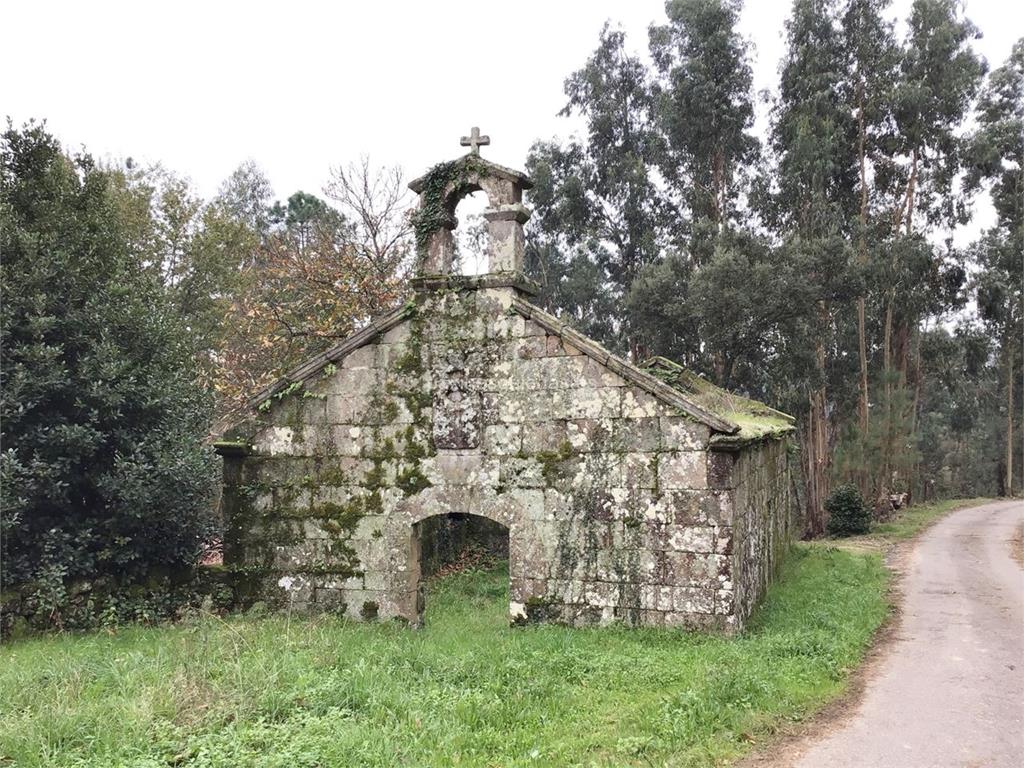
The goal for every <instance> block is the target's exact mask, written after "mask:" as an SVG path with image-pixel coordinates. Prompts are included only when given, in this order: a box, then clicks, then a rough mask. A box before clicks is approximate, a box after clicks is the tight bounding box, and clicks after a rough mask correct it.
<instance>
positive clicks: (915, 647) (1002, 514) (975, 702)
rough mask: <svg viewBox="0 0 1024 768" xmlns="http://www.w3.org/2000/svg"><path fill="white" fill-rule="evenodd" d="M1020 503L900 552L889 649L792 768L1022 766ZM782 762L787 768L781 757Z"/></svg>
mask: <svg viewBox="0 0 1024 768" xmlns="http://www.w3.org/2000/svg"><path fill="white" fill-rule="evenodd" d="M1022 522H1024V503H1022V502H996V503H993V504H986V505H984V506H981V507H974V508H973V509H965V510H961V511H959V512H954V513H953V514H952V515H950V516H949V517H947V518H945V519H944V520H942V521H941V522H939V523H938V524H936V525H935V526H934V527H933V528H931V529H930V530H929V531H927V532H926V533H925V534H924V535H923V536H922V537H921V539H920V540H919V541H918V543H917V545H916V546H915V547H914V549H913V551H912V552H911V553H910V555H909V561H908V562H907V564H906V576H905V578H904V581H903V600H902V614H903V615H902V622H901V624H900V626H899V629H898V634H897V636H896V639H895V642H894V643H893V645H892V647H891V648H890V649H889V651H888V654H887V655H886V657H885V658H884V660H883V661H882V662H881V664H880V666H879V667H878V671H877V674H876V675H875V676H874V677H873V678H872V679H871V680H870V681H869V682H868V684H867V688H866V690H865V693H864V696H863V699H862V700H861V702H860V704H859V706H858V708H857V710H856V712H855V714H854V715H852V716H851V717H850V718H849V719H848V720H846V721H844V722H840V723H838V724H837V725H836V728H835V730H833V731H831V732H830V733H828V734H827V735H825V736H823V737H821V738H820V739H819V740H817V741H815V740H813V739H812V740H811V741H810V742H808V746H807V748H806V750H804V751H803V754H802V756H800V757H798V758H797V759H796V760H795V762H793V763H792V764H794V765H797V766H800V768H841V767H843V766H850V768H854V767H856V768H870V767H871V766H885V767H886V768H932V767H933V766H965V767H966V766H969V767H970V768H975V767H977V768H981V767H982V766H985V767H988V766H993V767H994V768H1002V766H1007V767H1009V766H1013V768H1020V766H1024V569H1022V567H1021V564H1020V563H1018V562H1017V561H1016V560H1015V559H1013V555H1014V542H1013V539H1014V538H1015V536H1017V535H1018V531H1019V528H1020V526H1021V524H1022ZM786 762H789V761H786Z"/></svg>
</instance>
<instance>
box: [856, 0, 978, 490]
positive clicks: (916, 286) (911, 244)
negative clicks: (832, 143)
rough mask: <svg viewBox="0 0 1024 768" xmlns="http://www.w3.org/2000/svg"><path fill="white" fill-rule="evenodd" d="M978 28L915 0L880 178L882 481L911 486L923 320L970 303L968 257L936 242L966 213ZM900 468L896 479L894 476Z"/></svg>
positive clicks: (955, 13) (943, 1) (947, 2)
mask: <svg viewBox="0 0 1024 768" xmlns="http://www.w3.org/2000/svg"><path fill="white" fill-rule="evenodd" d="M976 35H977V29H976V28H975V26H974V25H973V24H972V23H971V22H970V21H969V20H967V19H966V18H964V17H963V16H962V13H961V9H960V4H959V3H958V2H956V1H955V0H914V3H913V5H912V6H911V11H910V16H909V18H908V21H907V35H906V39H905V40H904V43H903V47H902V50H901V54H900V62H899V68H898V76H897V82H896V87H895V90H894V94H893V119H894V131H893V137H892V140H891V148H890V150H889V152H888V153H887V155H886V157H884V158H879V159H878V161H877V162H876V163H875V168H874V170H875V183H876V188H877V189H878V190H879V193H880V194H881V195H883V196H884V199H885V200H886V201H887V203H888V205H889V207H890V210H889V213H888V216H889V227H888V228H889V234H888V237H887V238H886V240H885V242H884V243H883V244H882V249H883V250H884V251H885V253H886V255H887V258H886V262H887V263H885V264H884V267H883V270H882V278H881V279H882V280H883V282H884V284H885V285H887V286H888V289H887V291H886V292H885V297H884V317H883V324H882V336H883V338H882V374H881V378H882V385H883V386H882V413H883V416H882V418H883V420H884V422H885V424H886V428H885V429H884V430H883V435H884V437H883V440H882V442H881V445H880V455H881V462H880V470H879V477H878V481H877V486H878V487H879V489H880V492H881V493H882V494H884V493H885V491H886V488H887V487H888V486H890V485H891V484H892V483H893V482H895V483H899V484H901V485H903V486H905V487H906V488H907V489H908V490H912V489H913V486H914V483H915V476H916V472H915V470H914V466H915V461H914V460H913V456H912V455H909V454H907V452H906V451H905V449H904V447H907V446H909V449H910V454H912V453H913V449H914V446H915V445H916V442H917V417H918V412H919V405H920V394H921V387H922V378H921V377H922V370H921V365H920V361H921V358H920V343H919V341H920V340H919V325H920V322H921V320H922V319H924V318H926V317H928V316H935V315H939V314H941V313H942V312H944V311H945V310H947V309H949V308H951V307H954V306H956V304H957V302H958V301H962V296H961V294H960V289H961V287H962V284H963V282H964V279H965V275H966V273H965V271H964V269H963V267H962V264H961V263H960V262H961V257H960V255H959V254H957V253H956V252H955V251H954V250H953V249H952V247H951V235H949V236H948V237H947V245H946V248H945V250H944V251H943V250H941V249H939V248H937V247H935V245H933V242H934V239H935V234H936V228H939V229H944V230H946V231H947V233H951V231H952V229H953V227H955V226H956V225H957V224H959V223H963V222H964V221H965V220H966V218H967V214H968V209H967V205H966V199H965V197H964V196H963V195H962V194H960V189H959V187H958V185H957V184H956V180H957V177H958V174H960V172H961V171H962V169H963V156H962V141H961V140H960V138H959V133H960V131H961V130H962V126H963V124H964V120H965V118H966V116H967V115H968V113H969V111H970V108H971V104H972V102H973V99H974V97H975V95H976V94H977V91H978V87H979V85H980V82H981V79H982V77H983V74H984V63H983V62H982V61H981V60H980V59H979V58H978V56H977V55H976V54H975V53H974V52H973V50H972V49H971V45H970V43H971V40H972V39H973V38H974V37H975V36H976ZM894 474H895V476H896V477H895V480H894Z"/></svg>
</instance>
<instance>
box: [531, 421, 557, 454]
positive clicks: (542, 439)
mask: <svg viewBox="0 0 1024 768" xmlns="http://www.w3.org/2000/svg"><path fill="white" fill-rule="evenodd" d="M521 431H522V451H523V452H524V453H545V452H547V453H558V452H559V451H562V449H563V448H564V447H565V445H566V444H567V442H568V438H567V435H566V427H565V422H564V421H561V420H556V421H540V422H534V423H532V424H524V425H523V426H522V428H521Z"/></svg>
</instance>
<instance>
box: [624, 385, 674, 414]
mask: <svg viewBox="0 0 1024 768" xmlns="http://www.w3.org/2000/svg"><path fill="white" fill-rule="evenodd" d="M622 390H623V391H622V410H621V412H622V416H623V417H624V418H627V419H640V418H650V417H654V416H660V415H661V413H662V411H664V410H666V409H665V406H663V405H662V404H661V403H660V402H659V401H658V400H657V398H655V397H654V395H652V394H650V393H648V392H645V391H644V390H642V389H640V388H639V387H623V388H622Z"/></svg>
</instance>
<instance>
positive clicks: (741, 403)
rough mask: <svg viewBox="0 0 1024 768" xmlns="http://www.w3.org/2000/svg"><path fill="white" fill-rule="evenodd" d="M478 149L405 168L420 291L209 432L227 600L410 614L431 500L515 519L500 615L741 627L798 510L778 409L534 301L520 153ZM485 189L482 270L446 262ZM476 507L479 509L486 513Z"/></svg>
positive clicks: (494, 518) (497, 520) (414, 617)
mask: <svg viewBox="0 0 1024 768" xmlns="http://www.w3.org/2000/svg"><path fill="white" fill-rule="evenodd" d="M463 143H464V144H468V145H469V146H470V147H471V151H470V152H469V153H468V154H466V155H464V156H463V157H461V158H459V159H457V160H455V161H452V162H448V163H442V164H440V165H438V166H435V167H434V168H433V169H432V170H431V171H430V172H429V173H427V174H426V175H425V176H423V177H421V178H419V179H417V180H415V181H413V182H412V183H411V184H410V187H411V188H412V189H413V190H414V191H415V192H416V193H418V195H419V208H418V211H417V214H416V219H415V222H416V240H417V250H418V268H417V274H416V275H415V277H413V278H412V286H411V287H412V299H411V300H410V301H409V302H408V303H407V304H405V305H404V306H402V307H399V308H397V309H395V310H393V311H391V312H389V313H387V314H385V315H383V316H382V317H378V318H375V319H373V320H372V322H370V323H369V324H368V325H367V326H366V327H365V328H363V329H362V330H361V331H359V332H358V333H356V334H354V335H353V336H351V337H350V338H348V339H346V340H345V341H343V342H341V343H340V344H338V345H337V346H335V347H334V348H333V349H330V350H328V351H327V352H324V353H322V354H319V355H316V356H314V357H312V358H310V359H309V360H308V361H306V362H305V363H303V364H302V365H300V366H298V367H297V368H295V369H294V370H292V371H290V372H289V373H288V374H287V375H286V376H285V377H284V378H283V379H282V380H281V381H279V382H278V383H277V384H275V385H274V386H272V387H270V388H268V389H267V390H265V391H263V392H261V393H260V394H259V395H258V396H257V397H256V398H255V399H254V401H253V411H252V419H251V420H250V421H248V422H247V423H245V424H243V425H239V426H238V427H236V428H235V429H234V430H232V431H231V432H229V434H228V435H227V436H226V437H225V439H224V441H223V442H220V443H218V444H217V450H218V452H219V453H220V454H221V455H222V456H223V458H224V487H223V495H222V512H223V518H224V523H225V540H224V559H225V565H226V566H227V567H228V568H229V569H230V570H231V571H232V573H233V574H234V584H235V591H236V599H237V600H238V601H239V602H240V603H242V604H243V605H244V604H245V603H246V602H251V601H254V600H262V601H266V602H268V603H271V604H274V605H289V606H291V607H292V608H293V609H295V610H299V609H305V610H331V611H344V612H345V615H347V616H350V617H353V618H355V619H373V618H381V619H388V618H401V619H404V620H407V621H409V622H410V623H414V624H418V623H419V622H420V621H421V619H422V611H423V598H422V582H423V577H424V574H423V572H424V566H423V560H424V557H425V555H424V553H425V552H426V551H428V550H432V548H433V547H434V546H435V545H434V544H433V543H432V542H431V541H430V537H431V536H432V535H433V533H432V532H433V531H436V530H437V526H436V523H437V521H439V520H444V519H450V518H452V519H458V520H467V519H470V520H478V521H481V522H483V523H486V525H487V526H490V527H491V529H492V533H493V530H494V529H495V528H496V530H498V531H499V532H500V533H501V535H504V533H505V532H506V531H507V542H508V557H509V570H510V605H509V614H510V618H511V619H512V620H513V621H515V622H528V621H558V622H564V623H567V624H571V625H591V624H603V623H608V622H615V621H620V622H624V623H627V624H630V625H644V626H679V627H686V628H699V629H717V630H725V631H733V630H736V629H738V628H740V627H742V625H743V622H744V621H745V619H746V618H747V617H748V616H749V614H750V612H751V609H752V608H753V606H754V604H755V602H756V601H757V599H758V598H759V596H760V595H761V594H762V593H763V591H764V588H765V586H766V584H767V583H768V581H769V579H770V577H771V574H772V572H773V569H774V567H775V565H776V562H777V561H778V559H779V556H780V554H781V553H782V552H783V550H784V547H785V545H786V544H787V542H788V540H789V539H790V537H791V535H792V533H793V530H794V522H795V521H794V517H793V507H794V505H793V504H792V502H791V492H792V491H791V489H792V479H791V476H790V472H791V468H790V445H791V434H792V432H793V425H792V419H791V418H790V417H788V416H786V415H785V414H782V413H779V412H778V411H775V410H773V409H771V408H768V407H767V406H764V405H762V404H760V403H757V402H754V401H752V400H749V399H746V398H743V397H739V396H736V395H733V394H730V393H728V392H725V391H723V390H721V389H718V388H717V387H714V386H712V385H711V384H709V383H708V382H706V381H704V380H703V379H701V378H700V377H698V376H697V375H695V374H693V373H691V372H689V371H687V370H686V369H684V368H682V367H680V366H678V365H676V364H674V363H672V362H670V361H668V360H665V359H662V358H655V359H653V360H650V361H648V362H646V363H644V364H642V365H636V364H633V363H631V362H629V361H627V360H625V359H623V358H620V357H617V356H616V355H614V354H611V353H609V352H608V351H607V350H606V349H604V348H603V347H601V346H600V345H599V344H597V343H595V342H593V341H591V340H590V339H588V338H587V337H585V336H583V335H582V334H580V333H578V332H577V331H575V330H573V329H572V328H571V327H570V326H569V325H567V324H566V323H564V322H562V321H561V320H559V319H558V318H557V317H555V316H553V315H551V314H549V313H548V312H545V311H543V310H541V309H540V308H538V307H537V306H535V305H534V304H532V303H531V297H533V296H534V295H535V293H536V287H535V284H534V283H533V282H532V281H531V280H530V279H529V278H527V277H526V276H525V275H524V274H523V248H524V240H523V224H524V223H525V222H526V221H527V219H528V218H529V216H530V211H529V210H528V209H527V208H526V207H525V206H524V204H523V192H524V191H525V190H528V189H529V188H530V186H531V184H530V180H529V179H528V178H527V177H526V176H525V175H524V174H522V173H520V172H518V171H514V170H510V169H508V168H505V167H502V166H500V165H497V164H495V163H492V162H489V161H488V160H485V159H483V158H481V157H480V155H479V146H480V145H481V144H487V143H488V140H487V137H481V136H479V132H478V131H477V130H476V129H474V131H473V135H472V136H471V137H470V138H468V139H464V140H463ZM478 190H482V191H483V192H484V193H485V194H486V196H487V201H488V208H487V209H486V210H485V211H484V213H483V216H484V218H485V219H486V221H487V226H488V229H489V234H490V250H489V253H488V258H489V270H488V272H487V273H486V274H482V275H477V276H464V275H460V274H452V268H453V262H454V259H455V246H454V239H453V235H452V231H453V230H454V229H455V227H456V225H457V221H456V219H455V208H456V205H457V204H458V202H459V201H460V200H461V199H462V198H463V197H465V196H466V195H468V194H470V193H472V192H475V191H478ZM487 521H490V522H487Z"/></svg>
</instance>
